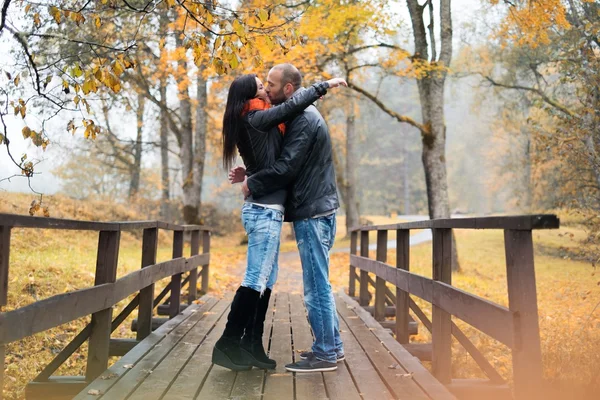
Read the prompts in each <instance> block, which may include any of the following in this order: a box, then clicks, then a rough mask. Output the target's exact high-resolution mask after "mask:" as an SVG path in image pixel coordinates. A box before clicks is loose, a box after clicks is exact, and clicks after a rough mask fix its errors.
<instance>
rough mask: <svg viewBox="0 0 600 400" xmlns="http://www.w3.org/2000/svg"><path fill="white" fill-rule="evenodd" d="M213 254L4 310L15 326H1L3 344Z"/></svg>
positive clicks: (0, 318) (5, 322) (1, 320)
mask: <svg viewBox="0 0 600 400" xmlns="http://www.w3.org/2000/svg"><path fill="white" fill-rule="evenodd" d="M209 257H210V256H209V254H201V255H198V256H194V257H191V258H189V259H187V260H186V259H185V258H176V259H174V260H169V261H165V262H162V263H158V264H155V265H151V266H148V267H145V268H143V269H140V270H137V271H134V272H131V273H129V274H127V275H125V276H123V277H122V278H120V279H118V280H117V281H116V282H114V283H106V284H103V285H99V286H94V287H90V288H86V289H81V290H77V291H74V292H68V293H63V294H59V295H56V296H52V297H49V298H47V299H44V300H40V301H37V302H35V303H33V304H30V305H28V306H25V307H21V308H19V309H17V310H13V311H9V312H6V313H3V314H0V325H2V326H8V327H11V328H10V329H7V330H5V329H2V330H0V344H7V343H10V342H14V341H16V340H19V339H23V338H25V337H27V336H31V335H34V334H36V333H38V332H43V331H46V330H48V329H51V328H54V327H57V326H59V325H62V324H64V323H67V322H70V321H73V320H75V319H77V318H81V317H85V316H86V315H90V314H93V313H95V312H98V311H101V310H104V309H107V308H109V307H112V306H114V305H115V304H117V303H118V302H120V301H121V300H123V299H125V298H127V297H128V296H129V295H131V294H133V293H136V292H139V291H140V290H141V289H143V288H145V287H147V286H149V285H151V284H152V283H156V282H158V281H160V280H161V279H164V278H167V277H170V276H172V275H175V274H177V273H183V272H187V271H190V270H191V269H193V268H197V267H198V266H199V265H202V264H205V263H207V262H208V260H209Z"/></svg>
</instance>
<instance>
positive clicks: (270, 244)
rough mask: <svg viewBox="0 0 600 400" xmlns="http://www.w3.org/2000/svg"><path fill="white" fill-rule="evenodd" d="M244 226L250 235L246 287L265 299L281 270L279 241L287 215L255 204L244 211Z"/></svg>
mask: <svg viewBox="0 0 600 400" xmlns="http://www.w3.org/2000/svg"><path fill="white" fill-rule="evenodd" d="M242 224H243V225H244V229H245V230H246V234H247V235H248V265H247V267H246V273H245V274H244V280H243V282H242V286H245V287H247V288H250V289H254V290H256V291H257V292H260V293H261V295H262V293H263V292H264V291H265V289H266V288H269V289H273V286H274V285H275V282H276V281H277V271H278V269H279V266H278V259H279V237H280V235H281V227H282V225H283V213H282V212H281V211H278V210H273V209H271V208H265V207H261V206H259V205H256V204H252V203H244V206H243V207H242Z"/></svg>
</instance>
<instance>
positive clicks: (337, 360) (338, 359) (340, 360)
mask: <svg viewBox="0 0 600 400" xmlns="http://www.w3.org/2000/svg"><path fill="white" fill-rule="evenodd" d="M300 359H301V360H306V357H302V356H300ZM345 359H346V356H343V357H342V358H336V361H335V362H339V363H341V362H343V361H344V360H345Z"/></svg>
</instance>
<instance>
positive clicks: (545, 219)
mask: <svg viewBox="0 0 600 400" xmlns="http://www.w3.org/2000/svg"><path fill="white" fill-rule="evenodd" d="M559 226H560V220H559V219H558V217H557V216H556V215H552V214H540V215H516V216H504V217H481V218H449V219H433V220H423V221H415V222H400V223H397V224H389V225H367V226H356V227H353V228H351V229H350V232H360V231H388V230H396V229H514V230H534V229H558V227H559Z"/></svg>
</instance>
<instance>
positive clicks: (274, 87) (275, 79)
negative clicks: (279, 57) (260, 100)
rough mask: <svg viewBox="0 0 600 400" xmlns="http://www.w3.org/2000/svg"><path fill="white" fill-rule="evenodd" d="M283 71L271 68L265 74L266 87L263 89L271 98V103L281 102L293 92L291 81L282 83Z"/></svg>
mask: <svg viewBox="0 0 600 400" xmlns="http://www.w3.org/2000/svg"><path fill="white" fill-rule="evenodd" d="M282 78H283V71H281V70H279V69H271V70H270V71H269V75H267V87H266V89H265V91H266V92H267V96H269V99H270V100H271V104H281V103H283V102H284V101H286V100H287V99H288V98H289V97H290V96H291V95H292V93H293V90H292V89H293V88H292V84H291V83H287V84H285V85H284V84H283V82H282Z"/></svg>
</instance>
